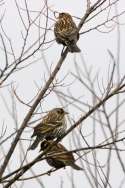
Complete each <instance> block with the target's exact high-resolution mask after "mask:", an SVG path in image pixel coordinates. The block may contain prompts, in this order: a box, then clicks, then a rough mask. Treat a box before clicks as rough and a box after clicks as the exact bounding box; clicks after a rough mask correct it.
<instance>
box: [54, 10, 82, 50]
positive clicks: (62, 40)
mask: <svg viewBox="0 0 125 188" xmlns="http://www.w3.org/2000/svg"><path fill="white" fill-rule="evenodd" d="M54 34H55V37H56V42H57V43H59V44H63V45H64V46H67V47H68V49H69V51H70V52H72V53H73V52H80V51H81V50H80V49H79V48H78V46H77V45H76V43H77V41H78V39H79V31H78V28H77V26H76V24H75V22H74V21H73V19H72V17H71V15H70V14H68V13H59V17H58V20H57V22H56V23H55V27H54Z"/></svg>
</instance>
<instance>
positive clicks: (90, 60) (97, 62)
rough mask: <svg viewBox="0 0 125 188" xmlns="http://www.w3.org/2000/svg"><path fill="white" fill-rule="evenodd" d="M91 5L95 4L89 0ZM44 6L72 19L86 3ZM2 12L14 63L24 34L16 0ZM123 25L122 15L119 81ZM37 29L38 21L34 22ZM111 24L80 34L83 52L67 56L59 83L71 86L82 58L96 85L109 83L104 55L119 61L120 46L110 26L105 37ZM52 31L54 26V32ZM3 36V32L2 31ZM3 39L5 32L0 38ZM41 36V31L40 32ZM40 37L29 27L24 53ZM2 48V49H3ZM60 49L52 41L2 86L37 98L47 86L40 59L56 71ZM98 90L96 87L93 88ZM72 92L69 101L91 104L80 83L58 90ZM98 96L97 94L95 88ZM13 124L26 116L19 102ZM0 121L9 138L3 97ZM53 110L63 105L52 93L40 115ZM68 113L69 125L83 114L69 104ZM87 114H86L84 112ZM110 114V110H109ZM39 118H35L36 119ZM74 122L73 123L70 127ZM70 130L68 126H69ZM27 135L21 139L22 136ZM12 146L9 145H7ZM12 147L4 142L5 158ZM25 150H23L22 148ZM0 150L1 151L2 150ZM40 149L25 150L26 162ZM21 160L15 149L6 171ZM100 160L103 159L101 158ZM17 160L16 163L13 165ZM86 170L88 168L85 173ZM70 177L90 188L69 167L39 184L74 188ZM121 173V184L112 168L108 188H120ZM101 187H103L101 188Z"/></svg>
mask: <svg viewBox="0 0 125 188" xmlns="http://www.w3.org/2000/svg"><path fill="white" fill-rule="evenodd" d="M27 2H28V8H29V10H32V11H40V10H41V9H42V7H43V1H41V0H36V1H33V0H32V1H27ZM92 2H95V1H92ZM18 3H19V4H18V5H19V6H20V8H22V9H21V13H22V15H23V18H24V20H25V23H26V24H27V21H26V19H25V13H26V12H25V10H24V9H25V6H24V1H22V0H18ZM48 5H49V6H50V8H51V9H52V10H55V11H58V12H69V13H70V14H71V15H73V16H76V17H80V18H81V17H83V15H84V13H85V10H86V1H85V0H84V1H82V0H74V1H71V0H68V1H67V0H63V1H58V0H49V1H48ZM124 9H125V6H124V0H120V3H119V4H118V12H119V13H120V12H122V11H123V10H124ZM4 11H5V16H4V19H3V21H2V26H3V28H4V31H5V32H6V34H7V36H8V37H9V38H10V39H11V40H12V45H13V48H14V52H15V54H16V58H17V57H18V56H19V54H20V51H21V48H22V41H23V40H22V35H21V32H22V33H23V34H25V32H24V27H23V25H22V23H21V21H20V18H19V15H18V12H17V7H16V5H15V2H14V0H11V1H10V0H6V2H5V4H4V5H3V6H2V7H1V12H0V14H1V15H3V13H4ZM30 14H31V15H32V18H34V17H35V16H36V15H37V12H30ZM113 14H115V8H114V7H113V8H112V9H111V10H110V11H109V15H110V17H111V16H112V15H113ZM49 15H50V17H52V18H53V19H55V18H54V16H53V14H52V12H50V11H49ZM107 15H108V11H107V12H106V13H104V14H102V15H100V16H99V17H98V18H96V19H94V20H93V21H91V22H90V23H89V24H85V26H84V27H83V28H82V30H81V31H80V32H82V31H86V30H88V29H89V28H93V27H94V26H96V25H98V24H99V23H102V22H103V21H105V20H106V19H107ZM74 20H75V22H76V23H77V24H78V23H79V19H75V18H74ZM124 20H125V15H123V16H121V17H120V19H119V22H120V26H119V28H120V61H119V63H120V75H121V76H122V75H123V74H125V65H124V59H125V58H124V53H125V52H124V50H125V46H124V45H125V25H124ZM37 24H38V21H37ZM40 24H41V27H45V19H44V18H41V23H40ZM53 24H54V21H52V20H49V25H50V26H51V25H53ZM113 24H115V23H112V22H110V23H108V24H107V27H100V28H99V31H97V30H92V31H91V32H88V33H86V34H82V35H80V39H79V41H78V46H79V48H80V49H81V51H82V52H81V53H80V54H71V53H69V54H68V56H67V58H66V60H65V63H64V64H63V66H62V69H61V70H60V72H59V74H58V75H57V79H59V80H61V79H63V78H64V77H65V76H66V75H67V74H68V75H67V76H66V78H65V79H64V81H63V83H64V85H68V84H71V83H72V82H73V81H74V78H73V77H72V76H71V72H72V73H74V74H75V73H76V72H75V62H76V64H78V65H79V67H81V70H82V69H83V62H82V60H81V57H82V58H84V61H85V62H86V64H87V66H88V68H90V67H92V71H93V74H92V75H93V77H94V75H95V74H96V73H97V72H99V75H98V79H99V81H100V83H102V82H104V84H105V83H106V80H107V72H108V68H109V65H110V63H111V58H110V56H109V53H108V50H110V51H111V52H112V54H113V55H114V57H115V58H117V47H118V43H117V41H118V40H117V39H118V32H117V31H118V28H117V27H114V29H113V30H112V31H111V32H108V31H109V30H110V28H111V26H112V25H113ZM52 30H53V27H52ZM52 30H51V31H49V32H48V34H47V39H46V41H49V40H52V39H53V38H54V35H53V31H52ZM1 32H2V31H1ZM2 34H3V33H2ZM41 34H42V31H41ZM38 37H39V33H38V28H37V27H35V26H34V27H33V28H32V29H31V31H30V35H29V38H28V42H27V45H26V49H27V48H28V47H29V46H30V45H31V44H32V43H33V42H34V41H35V40H37V39H38ZM6 44H7V46H8V42H7V41H6ZM1 46H2V44H1ZM47 47H48V46H47V45H46V46H44V47H43V49H44V48H47ZM61 50H62V46H61V45H58V44H56V42H54V43H53V44H52V45H51V46H50V47H49V48H48V49H47V50H45V49H44V50H43V52H42V49H41V51H39V52H38V53H37V54H35V55H34V56H33V57H32V59H30V60H28V61H27V62H26V64H28V63H31V62H33V61H35V60H37V59H39V60H38V61H37V62H36V63H33V64H32V65H30V66H28V67H27V68H25V69H22V70H21V71H18V72H17V73H15V74H13V75H12V76H11V77H10V78H9V79H8V81H7V82H6V84H9V83H11V82H14V86H15V87H16V88H17V93H18V95H19V96H20V97H21V98H22V99H23V100H24V101H25V102H29V101H30V100H31V99H32V98H33V97H34V96H35V95H36V92H37V90H38V88H39V87H42V86H43V85H44V83H45V79H46V80H47V78H48V76H49V74H48V72H47V69H46V66H45V64H44V62H43V60H42V57H43V55H44V58H45V59H46V62H47V65H48V67H49V69H53V68H54V66H55V65H56V63H57V61H58V60H59V58H60V54H61ZM8 51H9V47H8ZM0 59H1V62H4V61H5V57H4V53H3V51H2V50H1V57H0ZM9 60H10V61H12V57H11V55H10V56H9ZM23 66H25V63H24V64H23ZM96 85H98V84H96ZM69 88H70V91H71V93H72V94H73V96H75V97H79V96H83V95H84V98H82V100H83V102H85V103H89V104H92V101H89V100H90V98H91V96H90V94H89V95H88V91H86V90H84V88H83V87H82V86H81V85H80V83H78V82H75V83H74V84H73V85H72V86H71V87H66V86H65V87H64V88H63V89H62V88H59V89H60V91H62V90H63V91H67V89H69ZM10 90H11V87H8V89H7V88H3V89H1V96H4V97H5V99H6V101H7V104H8V107H9V108H10V109H11V110H12V105H11V104H12V100H11V96H10V92H9V91H10ZM97 93H99V89H98V87H97ZM17 104H18V105H17V118H18V121H17V125H18V127H19V126H20V124H21V122H22V120H23V118H24V117H25V115H26V113H27V111H28V108H27V107H25V106H23V105H22V104H19V102H17ZM63 105H64V106H65V103H63ZM0 106H1V107H0V120H1V122H4V123H5V124H6V126H7V132H6V135H9V134H10V133H12V132H13V131H14V130H15V125H14V121H13V119H12V117H11V115H9V113H8V111H7V109H6V106H5V104H4V102H3V98H2V97H1V98H0ZM57 106H61V104H60V101H59V100H58V97H57V96H56V95H55V94H54V93H52V94H50V95H49V96H48V97H47V98H46V99H45V100H44V101H43V103H42V110H43V111H44V112H45V111H48V110H49V109H52V108H53V107H57ZM112 107H113V104H112V106H111V108H112ZM66 108H67V110H68V111H69V112H70V117H71V119H72V120H73V121H75V120H77V119H78V118H79V117H80V116H81V112H80V111H79V110H74V108H73V107H72V105H69V106H68V107H66ZM84 110H85V111H86V110H87V108H86V109H84ZM124 110H125V109H124V108H123V109H122V111H121V114H123V112H124ZM109 111H110V109H109ZM38 117H39V116H38ZM73 121H72V123H73ZM90 123H91V121H90V120H87V121H85V125H87V128H85V134H86V135H87V134H90V133H91V128H90V129H89V127H90V126H91V125H90ZM68 126H70V125H69V124H68ZM31 134H32V130H31V129H30V132H28V138H30V136H31ZM26 135H27V134H24V135H23V138H25V137H26ZM99 135H100V137H101V132H99ZM99 135H98V138H97V139H98V140H100V141H101V139H100V137H99ZM89 139H90V140H89V141H90V144H92V140H91V138H89ZM11 141H12V140H11ZM71 142H72V139H71V134H70V135H69V136H68V137H66V138H65V139H64V140H63V143H64V144H65V145H66V147H67V148H70V143H71ZM10 143H11V142H9V143H6V144H5V145H4V150H5V153H6V152H7V151H8V148H9V146H10ZM25 143H26V147H28V144H29V142H25ZM25 143H24V142H23V144H24V145H25ZM26 147H25V149H26ZM72 148H75V146H74V145H73V144H72ZM1 151H2V150H1ZM38 151H39V149H37V150H36V151H34V152H33V151H29V153H28V160H29V161H30V160H32V159H33V158H34V157H35V156H37V154H38ZM99 155H100V156H99V157H102V159H103V160H105V153H101V152H100V154H99ZM19 157H20V155H19V150H18V149H16V150H15V155H13V157H12V160H11V162H10V163H11V164H10V169H11V170H13V169H15V168H16V167H18V166H17V164H20V159H19ZM103 157H104V158H103ZM112 159H113V160H114V161H113V163H112V164H114V163H115V162H116V156H115V157H114V158H112ZM15 161H16V162H15ZM77 164H80V162H79V161H77ZM85 168H86V167H85ZM33 169H34V170H35V172H37V174H39V173H42V172H45V171H46V170H48V169H50V167H49V166H48V165H46V162H45V161H44V162H41V163H38V164H36V165H35V167H33ZM86 171H87V169H86ZM71 174H72V175H73V176H74V181H75V185H76V187H78V188H84V187H86V188H90V187H91V186H90V184H89V183H88V180H87V178H86V176H85V174H84V171H75V170H73V169H71V168H70V167H67V168H66V169H61V170H59V171H57V172H55V173H53V175H51V176H48V175H46V176H43V177H41V178H40V179H41V180H42V181H43V183H44V185H45V187H46V188H50V187H52V186H53V187H55V188H59V187H60V186H61V184H62V187H64V188H68V187H73V186H72V184H71V182H70V178H71ZM120 174H121V179H122V171H121V168H120V167H119V166H118V165H116V167H114V165H113V166H112V172H111V179H110V183H111V185H112V187H113V188H116V187H118V185H119V183H120ZM28 175H31V174H30V173H27V174H26V176H27V177H28ZM118 176H119V181H118ZM19 185H20V183H17V187H20V186H19ZM27 186H29V187H30V188H34V187H37V188H38V187H40V185H39V183H37V182H36V181H35V180H29V181H25V184H24V185H23V187H24V188H27ZM12 187H14V186H12ZM100 187H101V186H100Z"/></svg>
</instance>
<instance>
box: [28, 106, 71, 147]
mask: <svg viewBox="0 0 125 188" xmlns="http://www.w3.org/2000/svg"><path fill="white" fill-rule="evenodd" d="M66 114H68V113H67V112H65V111H64V109H63V108H54V109H52V110H51V111H49V113H48V114H47V115H46V116H44V117H43V119H42V121H41V122H40V123H39V124H38V125H37V126H36V127H34V132H33V135H32V136H31V137H34V136H36V139H35V141H34V142H33V144H32V145H31V146H30V148H29V149H32V150H33V149H35V148H36V147H37V146H38V144H39V142H40V141H42V140H43V139H46V140H51V139H54V138H59V137H61V136H62V135H63V134H64V133H65V131H66V128H67V125H66V119H65V115H66Z"/></svg>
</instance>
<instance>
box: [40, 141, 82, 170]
mask: <svg viewBox="0 0 125 188" xmlns="http://www.w3.org/2000/svg"><path fill="white" fill-rule="evenodd" d="M48 147H50V149H49V148H48ZM47 148H48V149H49V150H48V152H47V153H46V154H45V157H47V158H46V161H47V163H48V164H49V165H50V166H52V167H54V168H55V169H59V168H62V167H66V166H71V167H72V168H74V169H75V170H83V169H82V168H81V167H79V166H78V165H76V164H75V159H74V156H73V154H72V153H71V152H69V151H68V150H67V149H66V148H65V147H64V146H63V145H62V144H60V143H56V142H55V141H53V140H43V141H42V142H41V145H40V152H41V151H45V149H47Z"/></svg>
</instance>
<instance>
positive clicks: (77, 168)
mask: <svg viewBox="0 0 125 188" xmlns="http://www.w3.org/2000/svg"><path fill="white" fill-rule="evenodd" d="M72 168H74V169H75V170H83V168H81V167H80V166H78V165H76V164H75V163H73V164H72Z"/></svg>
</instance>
